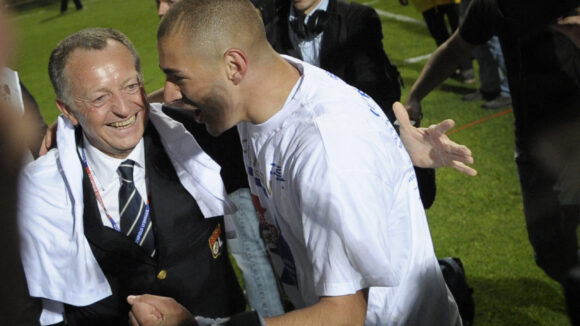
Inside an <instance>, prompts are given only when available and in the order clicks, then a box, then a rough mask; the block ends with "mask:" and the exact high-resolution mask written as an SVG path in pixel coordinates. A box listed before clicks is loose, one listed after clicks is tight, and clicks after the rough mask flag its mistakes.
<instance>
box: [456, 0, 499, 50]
mask: <svg viewBox="0 0 580 326" xmlns="http://www.w3.org/2000/svg"><path fill="white" fill-rule="evenodd" d="M498 15H499V11H498V8H497V2H496V1H495V0H472V1H471V3H470V4H469V7H468V8H467V12H466V14H465V17H464V20H463V22H462V23H461V26H459V35H461V37H462V38H463V39H464V40H465V41H467V42H468V43H470V44H473V45H479V44H482V43H485V42H486V41H487V40H489V39H490V38H491V37H492V36H493V35H495V34H497V33H496V31H495V29H496V28H497V22H498Z"/></svg>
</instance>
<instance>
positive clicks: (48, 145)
mask: <svg viewBox="0 0 580 326" xmlns="http://www.w3.org/2000/svg"><path fill="white" fill-rule="evenodd" d="M56 127H57V122H56V121H55V122H54V123H53V124H51V125H50V126H48V128H46V133H45V134H44V138H43V139H42V142H41V143H40V150H39V151H38V156H42V155H44V154H46V153H48V151H49V150H51V149H52V148H54V147H56Z"/></svg>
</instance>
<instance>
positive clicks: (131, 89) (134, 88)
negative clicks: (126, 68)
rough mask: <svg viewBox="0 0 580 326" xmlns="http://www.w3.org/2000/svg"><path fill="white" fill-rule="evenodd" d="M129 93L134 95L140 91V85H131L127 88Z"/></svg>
mask: <svg viewBox="0 0 580 326" xmlns="http://www.w3.org/2000/svg"><path fill="white" fill-rule="evenodd" d="M126 90H127V92H129V93H131V94H133V93H135V92H137V91H138V90H139V83H134V84H130V85H128V86H127V87H126Z"/></svg>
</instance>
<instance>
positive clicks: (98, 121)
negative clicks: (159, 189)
mask: <svg viewBox="0 0 580 326" xmlns="http://www.w3.org/2000/svg"><path fill="white" fill-rule="evenodd" d="M64 74H65V76H66V87H65V88H66V89H65V97H66V98H65V99H61V100H59V101H57V105H58V106H59V108H60V109H61V111H62V112H63V113H64V114H65V116H66V117H67V118H69V119H70V120H71V122H72V123H73V124H75V125H77V124H80V126H81V127H82V129H83V133H84V134H85V136H86V137H87V139H88V140H89V142H90V143H91V144H92V145H93V146H95V147H96V148H98V149H99V150H100V151H102V152H103V153H105V154H107V155H109V156H112V157H117V158H124V157H126V156H127V155H128V154H129V153H131V151H132V150H133V148H135V146H136V145H137V144H138V143H139V141H140V140H141V138H142V137H143V132H144V130H145V123H146V121H147V110H146V104H145V101H144V98H143V93H142V89H141V83H140V78H139V73H138V72H137V70H136V68H135V64H134V58H133V56H132V55H131V52H130V51H129V50H128V49H127V48H126V47H125V46H124V45H123V44H121V43H119V42H117V41H114V40H108V41H107V46H106V47H105V48H104V49H102V50H84V49H76V50H74V51H73V52H72V53H71V54H70V55H69V57H68V60H67V62H66V66H65V70H64Z"/></svg>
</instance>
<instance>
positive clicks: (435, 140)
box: [393, 102, 477, 176]
mask: <svg viewBox="0 0 580 326" xmlns="http://www.w3.org/2000/svg"><path fill="white" fill-rule="evenodd" d="M393 111H395V116H396V117H397V121H398V122H399V124H400V129H399V130H400V133H401V140H402V141H403V144H404V145H405V148H406V149H407V152H409V155H410V156H411V160H412V161H413V164H414V165H415V166H418V167H422V168H438V167H442V166H450V167H452V168H454V169H456V170H457V171H459V172H462V173H465V174H467V175H470V176H475V175H477V171H476V170H474V169H473V168H471V167H469V166H467V165H465V164H466V163H467V164H471V163H473V157H472V156H471V150H469V148H467V147H466V146H465V145H459V144H457V143H455V142H454V141H452V140H450V139H449V138H448V137H447V135H445V132H447V130H449V129H451V128H453V126H454V125H455V122H453V120H449V119H447V120H445V121H443V122H440V123H438V124H436V125H431V126H429V127H428V128H415V127H413V126H412V125H411V123H410V121H409V115H408V113H407V110H406V109H405V107H404V106H403V104H401V103H399V102H395V103H394V104H393Z"/></svg>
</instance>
